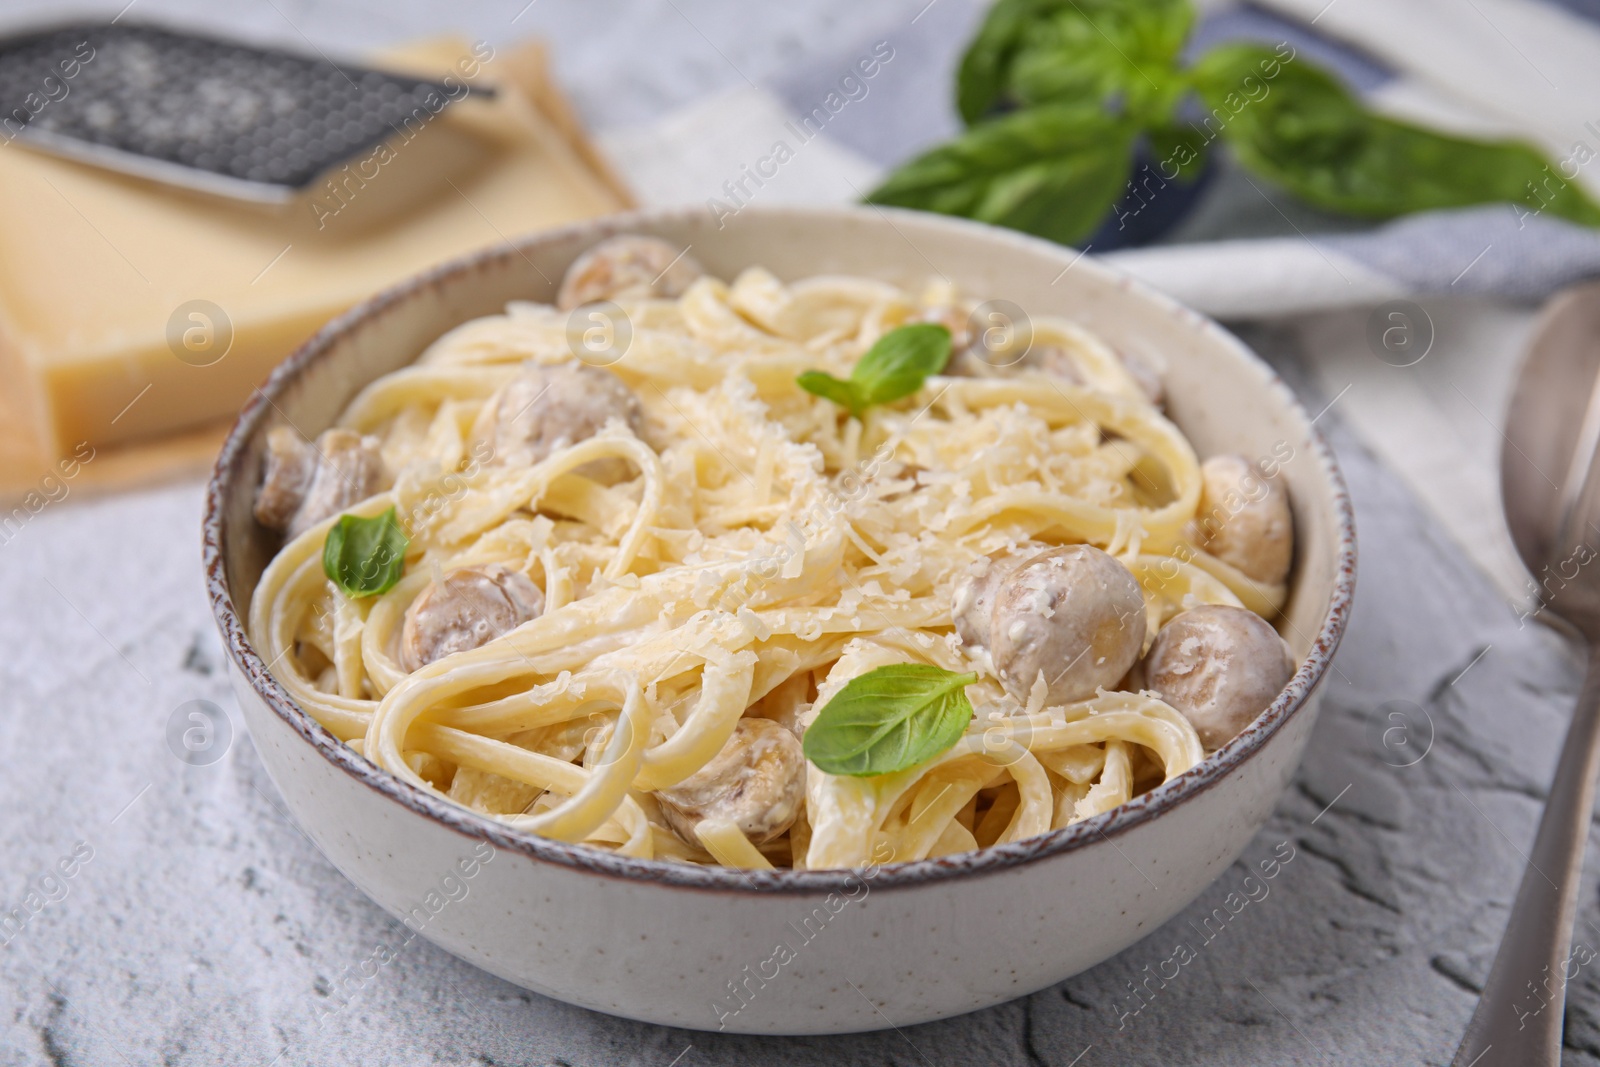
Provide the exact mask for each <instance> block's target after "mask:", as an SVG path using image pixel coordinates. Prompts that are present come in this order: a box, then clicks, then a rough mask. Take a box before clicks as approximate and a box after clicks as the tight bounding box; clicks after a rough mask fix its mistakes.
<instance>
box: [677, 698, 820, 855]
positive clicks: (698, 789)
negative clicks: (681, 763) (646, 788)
mask: <svg viewBox="0 0 1600 1067" xmlns="http://www.w3.org/2000/svg"><path fill="white" fill-rule="evenodd" d="M805 768H806V758H805V755H804V753H803V752H802V750H801V747H800V742H799V740H797V739H796V738H795V736H794V734H793V733H791V732H790V731H788V730H786V729H784V728H783V726H781V725H779V724H778V723H776V722H773V721H772V720H771V719H756V718H745V719H740V720H739V723H738V725H737V726H735V727H734V731H733V736H732V737H730V738H728V743H727V744H725V745H723V746H722V751H720V752H718V753H717V754H716V755H715V756H713V757H712V758H711V760H710V762H708V763H707V764H706V765H705V766H704V767H701V768H700V769H699V770H698V771H695V772H694V773H693V774H691V775H690V776H689V777H687V778H685V779H684V780H683V781H681V782H679V783H678V784H677V785H674V786H671V787H669V788H667V789H660V790H657V791H656V794H655V796H656V800H657V801H659V802H660V807H661V815H662V817H663V818H665V819H666V821H667V825H668V826H670V827H672V832H673V833H675V834H677V835H678V836H679V837H680V838H682V839H683V840H684V841H685V842H687V843H688V844H691V845H696V846H698V845H699V844H700V839H699V838H698V837H697V836H696V835H695V828H696V827H697V826H699V825H700V823H701V822H702V821H703V820H705V819H723V820H726V821H728V822H731V823H733V824H734V825H735V826H737V827H738V828H739V829H740V830H741V831H742V832H743V833H744V835H745V836H746V837H748V838H749V839H750V842H751V843H752V844H756V845H761V844H765V843H766V842H768V841H771V840H773V839H775V838H777V837H778V836H779V835H781V834H782V833H783V832H784V831H785V830H787V829H789V827H790V826H792V825H794V820H795V819H796V817H798V816H799V814H800V802H801V800H802V799H803V798H804V796H805V780H806V776H805Z"/></svg>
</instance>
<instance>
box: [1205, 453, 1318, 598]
mask: <svg viewBox="0 0 1600 1067" xmlns="http://www.w3.org/2000/svg"><path fill="white" fill-rule="evenodd" d="M1200 477H1201V481H1202V483H1203V488H1202V490H1201V493H1200V511H1199V513H1198V514H1197V515H1196V516H1195V519H1194V523H1195V532H1196V537H1195V540H1196V543H1198V544H1199V546H1200V547H1201V548H1203V549H1205V550H1206V551H1207V552H1209V553H1211V554H1212V555H1213V556H1216V557H1217V558H1218V559H1220V560H1222V561H1223V562H1224V563H1228V564H1231V565H1232V566H1233V567H1235V568H1237V569H1238V570H1240V571H1242V572H1244V573H1245V574H1246V575H1248V576H1250V577H1251V578H1254V579H1255V580H1256V581H1258V582H1267V583H1269V584H1272V585H1277V584H1280V583H1282V582H1283V580H1284V579H1285V578H1287V577H1288V575H1289V562H1290V560H1291V558H1292V557H1293V556H1294V518H1293V516H1292V515H1290V513H1289V494H1288V493H1286V492H1285V491H1284V489H1283V486H1282V485H1280V484H1279V482H1278V480H1277V479H1273V478H1263V477H1262V476H1261V475H1260V473H1259V472H1257V471H1256V469H1255V467H1254V466H1253V465H1251V463H1250V461H1249V460H1247V459H1245V458H1244V457H1243V456H1212V457H1211V458H1210V459H1208V460H1206V461H1205V462H1204V463H1202V464H1201V465H1200Z"/></svg>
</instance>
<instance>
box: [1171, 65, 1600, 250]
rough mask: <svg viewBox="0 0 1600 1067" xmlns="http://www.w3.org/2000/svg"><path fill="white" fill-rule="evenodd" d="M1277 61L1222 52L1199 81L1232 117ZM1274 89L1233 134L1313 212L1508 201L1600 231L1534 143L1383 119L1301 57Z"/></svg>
mask: <svg viewBox="0 0 1600 1067" xmlns="http://www.w3.org/2000/svg"><path fill="white" fill-rule="evenodd" d="M1274 59H1275V57H1274V55H1273V53H1272V52H1271V51H1269V50H1268V49H1266V48H1263V47H1262V46H1260V45H1255V44H1229V45H1221V46H1219V47H1217V48H1214V49H1212V50H1211V51H1210V52H1208V53H1207V54H1206V55H1205V56H1203V57H1202V58H1201V59H1200V61H1199V62H1198V63H1196V64H1195V65H1194V67H1193V68H1192V70H1191V71H1190V75H1191V77H1192V79H1193V82H1194V86H1195V89H1196V91H1197V92H1198V93H1199V94H1200V98H1201V99H1202V100H1204V101H1205V103H1206V105H1207V106H1208V107H1212V108H1224V109H1228V106H1229V105H1228V103H1227V101H1228V98H1229V96H1230V95H1231V94H1238V93H1240V92H1242V86H1243V85H1244V83H1245V80H1246V79H1247V78H1251V77H1252V76H1255V77H1257V78H1259V71H1260V69H1261V65H1262V64H1263V63H1265V62H1271V61H1273V60H1274ZM1270 84H1271V86H1272V90H1271V92H1269V93H1268V94H1267V95H1266V96H1265V97H1263V98H1262V99H1260V100H1258V101H1254V102H1251V103H1249V104H1248V105H1246V106H1244V107H1242V108H1240V109H1239V112H1238V114H1237V115H1234V116H1233V117H1232V119H1231V120H1230V121H1229V123H1228V126H1227V127H1226V128H1225V130H1224V132H1225V133H1227V134H1228V136H1229V142H1230V144H1231V145H1232V147H1233V151H1234V153H1235V155H1237V156H1238V157H1239V161H1240V162H1241V163H1243V164H1244V165H1245V166H1247V167H1249V168H1250V169H1251V170H1253V171H1255V172H1256V173H1257V174H1259V175H1261V176H1262V177H1264V178H1267V179H1269V180H1271V181H1274V182H1276V183H1277V184H1279V185H1282V186H1283V187H1284V188H1286V189H1288V190H1290V191H1291V192H1293V193H1294V194H1295V195H1296V196H1298V197H1300V199H1302V200H1304V201H1306V202H1307V203H1309V204H1312V205H1314V206H1316V207H1320V208H1326V209H1328V210H1331V211H1338V212H1342V213H1344V214H1348V215H1357V216H1365V217H1371V218H1388V217H1390V216H1393V215H1400V214H1406V213H1408V212H1412V211H1427V210H1430V209H1434V208H1452V207H1466V206H1468V205H1470V204H1483V203H1494V202H1496V201H1506V202H1510V203H1522V204H1524V205H1526V206H1527V207H1528V208H1529V209H1539V210H1544V211H1549V212H1550V213H1551V214H1554V215H1559V216H1561V217H1563V218H1567V219H1571V220H1572V221H1573V222H1578V223H1582V224H1584V225H1587V226H1600V207H1596V206H1595V204H1594V202H1593V201H1591V200H1589V199H1588V198H1587V197H1586V196H1584V195H1583V193H1581V192H1580V191H1579V190H1578V187H1577V186H1576V185H1574V184H1572V183H1570V182H1567V181H1564V180H1562V178H1561V177H1560V176H1559V175H1558V174H1557V172H1556V170H1555V168H1552V167H1548V166H1547V164H1546V163H1545V160H1544V158H1543V157H1542V156H1540V155H1539V153H1538V152H1536V151H1534V150H1533V149H1532V148H1529V147H1528V146H1527V145H1525V144H1520V143H1518V142H1516V141H1474V140H1469V139H1467V138H1464V137H1452V136H1448V135H1446V134H1442V133H1434V132H1433V131H1431V130H1425V129H1422V128H1421V127H1419V126H1412V125H1410V124H1409V123H1404V122H1397V121H1395V120H1393V119H1388V118H1384V117H1382V116H1379V115H1374V114H1372V113H1370V112H1368V111H1367V110H1366V109H1365V108H1363V107H1362V106H1361V103H1360V102H1359V101H1358V100H1356V99H1355V97H1353V96H1351V95H1350V93H1349V91H1348V90H1346V89H1345V87H1344V86H1343V85H1342V84H1340V83H1339V81H1338V80H1337V79H1335V78H1334V77H1333V76H1332V75H1330V74H1327V73H1326V72H1324V71H1321V70H1318V69H1317V68H1316V67H1313V66H1311V65H1309V64H1307V63H1305V62H1304V61H1303V60H1299V59H1296V60H1294V61H1293V62H1290V63H1285V64H1283V65H1282V69H1281V71H1280V73H1279V74H1278V76H1277V78H1275V79H1274V80H1273V81H1272V82H1271V83H1270ZM1235 99H1237V97H1235Z"/></svg>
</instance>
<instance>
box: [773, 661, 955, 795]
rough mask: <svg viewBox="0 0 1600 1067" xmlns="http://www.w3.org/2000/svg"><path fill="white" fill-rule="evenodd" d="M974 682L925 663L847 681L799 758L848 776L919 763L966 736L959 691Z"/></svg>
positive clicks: (807, 735)
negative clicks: (801, 757) (803, 755)
mask: <svg viewBox="0 0 1600 1067" xmlns="http://www.w3.org/2000/svg"><path fill="white" fill-rule="evenodd" d="M977 680H978V676H977V675H976V674H955V673H953V672H951V671H947V670H943V669H941V668H939V667H933V666H929V665H928V664H925V663H903V664H896V665H893V666H889V667H879V668H878V669H877V670H875V671H868V672H867V673H866V674H863V675H861V676H860V677H859V678H852V679H851V680H850V681H849V682H847V683H846V684H845V687H844V688H843V689H841V690H839V692H838V693H836V694H835V695H834V697H833V699H832V700H830V701H828V703H827V705H826V706H825V707H824V708H823V709H822V711H821V713H820V714H818V715H817V718H816V721H814V722H813V723H812V724H811V726H810V727H809V728H808V729H807V730H806V733H805V738H804V739H803V741H802V743H801V747H802V749H803V750H804V752H805V755H806V759H808V760H810V761H811V762H812V763H814V764H816V765H817V767H818V768H819V769H821V770H823V771H826V772H827V773H829V774H841V775H850V776H853V777H868V776H872V775H878V774H891V773H893V772H895V771H903V770H905V769H906V768H908V767H915V766H916V765H917V764H919V763H926V762H927V761H928V760H930V759H932V758H933V757H934V756H937V755H938V754H939V753H941V752H943V751H944V750H945V749H947V748H949V747H950V746H951V745H953V744H955V743H956V742H957V741H958V740H960V739H961V735H962V734H963V733H965V732H966V729H967V724H968V723H970V722H971V721H972V702H971V701H969V700H968V699H967V694H966V687H967V686H969V685H971V684H972V683H973V682H976V681H977Z"/></svg>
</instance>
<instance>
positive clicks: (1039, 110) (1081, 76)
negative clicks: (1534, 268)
mask: <svg viewBox="0 0 1600 1067" xmlns="http://www.w3.org/2000/svg"><path fill="white" fill-rule="evenodd" d="M1193 24H1194V12H1193V8H1192V6H1191V4H1190V0H998V2H997V3H995V4H994V6H993V7H991V8H990V9H989V14H988V16H987V17H986V18H985V20H984V22H983V25H982V27H981V28H980V29H979V30H978V33H977V35H976V36H975V37H974V38H973V40H972V42H971V44H970V45H969V46H968V48H967V51H966V54H965V56H964V57H963V59H962V62H961V67H960V71H959V74H958V77H957V82H956V103H957V107H958V110H959V111H960V112H961V117H962V119H963V120H964V121H965V122H966V124H967V127H968V128H967V130H966V131H965V132H964V133H962V134H961V135H959V136H958V137H957V138H956V139H955V140H953V141H951V142H948V143H947V144H944V145H940V146H938V147H935V148H933V149H932V150H930V151H928V152H925V153H924V154H922V155H920V156H918V157H916V158H915V159H912V160H910V161H909V162H907V163H905V164H903V165H902V166H900V167H899V168H898V169H896V170H895V171H894V172H893V173H891V174H890V175H889V176H888V178H887V179H885V181H884V182H883V184H882V185H880V186H879V187H878V188H877V189H875V190H873V191H872V192H871V193H870V194H868V196H867V198H866V199H867V200H868V201H869V202H870V203H876V204H895V205H899V206H901V207H911V208H920V209H922V210H924V211H936V212H940V213H943V214H948V215H961V216H965V217H967V218H974V219H979V220H981V221H984V222H991V223H995V224H998V225H1002V226H1008V227H1011V228H1013V229H1018V230H1023V231H1026V232H1028V233H1034V234H1038V235H1040V236H1043V237H1049V238H1051V239H1053V240H1056V241H1059V242H1062V243H1064V244H1077V243H1080V242H1082V241H1083V240H1085V239H1087V238H1088V237H1089V236H1090V235H1092V234H1093V233H1094V232H1095V230H1096V229H1098V228H1099V226H1100V225H1102V224H1103V223H1104V221H1105V219H1106V218H1107V216H1108V213H1109V212H1110V211H1111V210H1112V208H1113V207H1114V206H1115V205H1116V204H1117V203H1118V200H1119V197H1121V196H1122V195H1123V191H1124V189H1125V188H1127V186H1128V184H1129V179H1130V176H1131V171H1132V168H1133V163H1134V159H1135V154H1136V151H1137V150H1138V149H1139V148H1140V146H1143V151H1144V153H1145V154H1146V155H1148V156H1153V157H1154V158H1155V159H1156V160H1158V161H1159V162H1158V165H1156V166H1152V167H1147V168H1145V170H1144V171H1141V174H1144V177H1142V178H1139V179H1138V180H1137V181H1136V182H1135V183H1134V184H1140V185H1141V191H1140V193H1139V199H1140V201H1141V203H1142V201H1143V194H1144V193H1146V192H1149V191H1151V188H1150V187H1151V185H1152V184H1154V185H1155V186H1156V187H1157V188H1159V187H1160V186H1161V185H1163V184H1165V183H1166V182H1168V181H1172V180H1174V179H1176V180H1178V181H1180V182H1181V181H1185V180H1189V179H1190V178H1192V177H1193V176H1194V175H1195V174H1196V173H1198V171H1199V170H1200V169H1201V167H1203V166H1204V163H1205V157H1206V153H1207V150H1208V147H1209V145H1210V144H1211V143H1212V142H1213V141H1214V140H1215V139H1217V138H1219V137H1220V138H1221V139H1222V140H1224V141H1225V142H1227V143H1228V145H1229V146H1230V147H1231V148H1232V150H1233V152H1234V154H1235V156H1236V157H1237V159H1238V160H1239V162H1240V163H1241V164H1242V165H1243V166H1244V167H1245V168H1247V169H1248V170H1251V171H1253V172H1255V173H1256V174H1258V175H1260V176H1261V177H1262V178H1265V179H1267V180H1268V181H1270V182H1273V183H1275V184H1277V185H1279V186H1281V187H1283V188H1285V189H1287V190H1289V191H1290V192H1292V193H1294V194H1295V195H1297V196H1299V197H1301V198H1302V199H1304V200H1305V201H1307V202H1308V203H1310V204H1312V205H1314V206H1316V207H1320V208H1325V209H1328V210H1332V211H1337V212H1341V213H1345V214H1350V215H1357V216H1362V217H1367V218H1374V219H1383V218H1392V217H1394V216H1397V215H1403V214H1406V213H1409V212H1412V211H1422V210H1427V209H1431V208H1448V207H1464V206H1467V205H1471V204H1484V203H1496V202H1509V203H1512V204H1518V205H1522V206H1523V208H1525V209H1526V211H1529V212H1532V213H1535V214H1537V213H1539V212H1541V211H1548V212H1550V213H1551V214H1553V215H1558V216H1561V217H1563V218H1566V219H1570V220H1572V221H1575V222H1579V223H1583V224H1585V225H1591V226H1600V206H1597V205H1596V204H1595V203H1594V201H1592V200H1590V199H1589V198H1588V197H1587V196H1586V195H1585V194H1584V193H1583V192H1582V191H1581V190H1580V189H1579V188H1578V186H1577V185H1575V184H1573V183H1572V182H1571V181H1570V180H1569V179H1570V175H1569V174H1564V173H1563V172H1562V170H1561V169H1560V168H1558V167H1556V166H1554V165H1552V164H1550V163H1549V161H1548V160H1547V159H1546V158H1545V157H1544V156H1543V155H1541V154H1540V153H1539V152H1538V151H1536V150H1535V149H1533V148H1531V147H1529V146H1528V145H1525V144H1521V143H1519V142H1515V141H1477V140H1471V139H1468V138H1463V137H1453V136H1449V135H1446V134H1441V133H1436V132H1434V131H1431V130H1427V129H1424V128H1422V127H1420V126H1414V125H1411V124H1409V123H1404V122H1398V121H1395V120H1393V119H1388V118H1385V117H1383V116H1381V115H1377V114H1375V113H1373V112H1371V111H1369V110H1368V109H1367V108H1366V107H1365V106H1364V105H1363V104H1362V103H1361V102H1360V101H1359V100H1358V99H1356V98H1355V97H1354V96H1352V95H1351V94H1350V93H1349V92H1348V91H1346V90H1345V88H1344V86H1343V85H1342V84H1341V83H1340V82H1339V81H1338V79H1336V78H1335V77H1333V76H1332V75H1330V74H1328V73H1327V72H1326V71H1323V70H1322V69H1320V68H1318V67H1317V66H1316V65H1315V64H1313V63H1311V62H1309V61H1308V60H1306V59H1304V58H1302V57H1300V56H1297V55H1296V54H1295V53H1294V50H1293V49H1292V48H1289V47H1288V46H1287V45H1281V46H1279V47H1278V48H1277V49H1268V48H1263V47H1262V46H1260V45H1255V44H1223V45H1219V46H1216V47H1214V48H1212V49H1210V50H1208V51H1207V52H1205V53H1204V54H1202V55H1201V56H1200V57H1199V58H1198V59H1197V60H1196V61H1195V62H1194V63H1193V64H1192V65H1189V66H1187V67H1185V66H1184V65H1183V63H1182V54H1183V48H1184V45H1185V43H1186V42H1187V39H1188V37H1189V32H1190V29H1191V28H1192V26H1193ZM1191 100H1193V101H1197V102H1198V103H1199V104H1200V105H1202V106H1203V113H1202V114H1197V115H1195V116H1194V118H1193V119H1192V120H1191V119H1190V117H1189V116H1190V114H1191V113H1192V112H1193V109H1186V103H1187V102H1188V101H1191ZM1157 171H1159V174H1157V173H1156V172H1157ZM1147 172H1148V173H1147Z"/></svg>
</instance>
